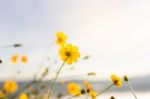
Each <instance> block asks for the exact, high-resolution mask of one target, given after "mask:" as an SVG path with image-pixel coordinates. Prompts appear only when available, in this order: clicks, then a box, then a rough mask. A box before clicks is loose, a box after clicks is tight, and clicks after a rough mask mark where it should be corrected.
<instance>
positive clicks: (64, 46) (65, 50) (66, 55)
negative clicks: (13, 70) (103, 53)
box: [0, 32, 136, 99]
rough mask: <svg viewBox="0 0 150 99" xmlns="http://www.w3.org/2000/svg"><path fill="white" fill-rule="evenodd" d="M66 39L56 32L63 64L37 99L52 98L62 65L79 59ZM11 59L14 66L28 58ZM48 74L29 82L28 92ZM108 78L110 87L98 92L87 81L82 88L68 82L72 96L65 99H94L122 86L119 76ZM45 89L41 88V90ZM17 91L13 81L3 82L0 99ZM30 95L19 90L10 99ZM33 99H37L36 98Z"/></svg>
mask: <svg viewBox="0 0 150 99" xmlns="http://www.w3.org/2000/svg"><path fill="white" fill-rule="evenodd" d="M67 38H68V37H67V36H66V35H65V34H64V33H63V32H57V34H56V44H58V45H60V50H59V55H60V58H61V60H62V61H63V64H62V65H61V66H60V68H59V70H58V72H57V74H56V77H55V78H54V79H52V80H53V82H52V85H51V89H50V91H48V93H44V94H43V95H42V96H41V97H44V98H39V97H38V99H50V98H51V97H52V94H51V93H52V91H53V88H54V85H55V82H56V80H57V78H58V76H59V73H60V71H61V69H62V67H63V66H64V64H65V63H67V64H68V65H71V64H72V63H73V62H77V61H78V58H79V57H80V53H79V49H78V47H77V46H74V45H72V44H69V43H67ZM16 46H19V45H16ZM86 58H88V57H86ZM11 59H12V63H14V64H16V63H18V62H22V63H27V62H28V58H27V56H25V55H19V54H15V55H13V56H12V58H11ZM48 73H49V69H48V68H46V69H45V71H44V72H43V74H42V76H41V78H40V79H39V80H35V81H33V82H31V84H30V88H28V90H30V91H31V90H32V89H34V88H33V87H32V84H33V83H37V85H39V83H40V82H41V81H42V79H43V78H44V77H45V76H46V75H47V74H48ZM87 75H88V76H90V75H96V74H95V73H94V72H90V73H88V74H87ZM110 78H111V85H110V86H108V87H107V88H106V89H104V90H101V91H100V92H97V91H95V89H94V88H93V86H92V84H91V83H90V82H89V81H87V80H86V81H84V82H83V86H81V85H79V84H78V83H76V82H70V83H68V86H67V88H68V93H69V94H70V95H72V96H71V97H70V98H67V99H71V98H72V97H77V96H83V95H87V99H88V97H91V99H96V98H97V96H99V95H101V94H102V93H104V92H105V91H107V90H108V89H110V88H111V87H112V86H117V87H118V88H120V87H122V86H123V80H122V78H120V77H119V76H117V75H115V74H112V75H111V77H110ZM124 81H126V82H128V84H130V83H129V78H128V77H127V76H124ZM61 84H62V85H65V82H64V80H61ZM45 86H46V87H48V85H45ZM28 87H29V86H28ZM38 87H39V86H38ZM46 87H44V86H43V87H42V90H43V89H44V88H46ZM129 87H131V85H129ZM25 88H26V89H27V87H25ZM131 89H132V93H133V94H134V92H133V88H131ZM19 91H20V90H19V85H18V83H17V82H16V81H15V80H7V81H5V82H4V85H3V88H2V89H1V90H0V99H9V95H10V94H11V95H12V94H14V93H17V92H19ZM32 91H33V90H32ZM38 91H39V90H38V89H36V90H34V91H33V93H36V94H38ZM31 94H32V92H31V93H28V92H26V91H24V90H21V92H19V94H15V95H14V96H15V98H12V99H16V98H17V99H18V98H19V99H29V98H30V96H31ZM134 96H135V97H136V95H135V94H134ZM59 97H61V95H59ZM34 99H37V97H36V98H34ZM110 99H115V97H114V96H111V97H110Z"/></svg>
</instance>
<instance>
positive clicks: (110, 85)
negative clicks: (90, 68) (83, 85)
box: [96, 83, 114, 96]
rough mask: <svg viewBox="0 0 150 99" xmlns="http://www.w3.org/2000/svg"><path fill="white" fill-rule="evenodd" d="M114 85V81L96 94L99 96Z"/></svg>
mask: <svg viewBox="0 0 150 99" xmlns="http://www.w3.org/2000/svg"><path fill="white" fill-rule="evenodd" d="M113 85H114V83H112V84H111V85H109V86H108V87H107V88H105V89H104V90H102V91H101V92H99V93H97V95H96V96H99V95H100V94H102V93H104V92H105V91H107V90H108V89H110V88H111V87H112V86H113Z"/></svg>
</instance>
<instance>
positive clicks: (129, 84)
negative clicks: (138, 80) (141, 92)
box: [127, 81, 137, 99]
mask: <svg viewBox="0 0 150 99" xmlns="http://www.w3.org/2000/svg"><path fill="white" fill-rule="evenodd" d="M127 84H128V86H129V88H130V90H131V92H132V94H133V95H134V97H135V99H137V96H136V95H135V92H134V90H133V87H132V85H131V83H130V82H129V81H128V82H127Z"/></svg>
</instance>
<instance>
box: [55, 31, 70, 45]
mask: <svg viewBox="0 0 150 99" xmlns="http://www.w3.org/2000/svg"><path fill="white" fill-rule="evenodd" d="M56 37H57V38H56V43H57V44H59V45H61V46H63V45H64V44H65V43H66V40H67V36H66V35H65V34H64V33H63V32H57V34H56Z"/></svg>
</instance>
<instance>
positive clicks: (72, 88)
mask: <svg viewBox="0 0 150 99" xmlns="http://www.w3.org/2000/svg"><path fill="white" fill-rule="evenodd" d="M80 90H81V89H80V86H79V85H78V84H77V83H75V82H71V83H69V84H68V92H69V94H71V95H79V94H80V93H81V92H80Z"/></svg>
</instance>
